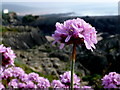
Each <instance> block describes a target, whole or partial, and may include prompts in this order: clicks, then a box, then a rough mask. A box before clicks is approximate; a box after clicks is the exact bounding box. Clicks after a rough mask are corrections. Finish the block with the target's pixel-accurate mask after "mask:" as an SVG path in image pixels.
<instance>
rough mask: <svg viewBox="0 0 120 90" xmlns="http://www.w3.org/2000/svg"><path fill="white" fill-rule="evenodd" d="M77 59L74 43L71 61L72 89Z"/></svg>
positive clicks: (72, 87)
mask: <svg viewBox="0 0 120 90" xmlns="http://www.w3.org/2000/svg"><path fill="white" fill-rule="evenodd" d="M75 60H76V44H73V51H72V63H71V90H73V89H74V77H73V75H74V64H75Z"/></svg>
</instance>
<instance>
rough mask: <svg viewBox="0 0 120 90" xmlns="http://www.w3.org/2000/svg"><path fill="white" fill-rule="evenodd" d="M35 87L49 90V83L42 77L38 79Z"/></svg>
mask: <svg viewBox="0 0 120 90" xmlns="http://www.w3.org/2000/svg"><path fill="white" fill-rule="evenodd" d="M37 87H38V88H49V87H50V82H49V80H48V79H46V78H44V77H39V78H38V84H37Z"/></svg>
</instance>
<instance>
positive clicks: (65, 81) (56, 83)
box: [51, 71, 92, 90]
mask: <svg viewBox="0 0 120 90" xmlns="http://www.w3.org/2000/svg"><path fill="white" fill-rule="evenodd" d="M70 83H71V71H67V72H65V73H64V74H63V75H60V80H53V81H52V83H51V86H52V87H53V88H70ZM74 88H82V89H86V88H89V89H90V90H92V88H91V87H90V86H82V87H80V78H78V76H77V75H76V74H74Z"/></svg>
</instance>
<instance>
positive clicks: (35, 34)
mask: <svg viewBox="0 0 120 90" xmlns="http://www.w3.org/2000/svg"><path fill="white" fill-rule="evenodd" d="M46 42H47V39H46V38H45V36H44V35H42V33H41V32H40V30H39V29H35V28H31V31H30V32H20V33H19V32H6V33H4V34H3V43H4V44H7V45H9V46H11V47H12V48H14V49H30V48H32V47H33V46H35V45H42V44H44V43H46Z"/></svg>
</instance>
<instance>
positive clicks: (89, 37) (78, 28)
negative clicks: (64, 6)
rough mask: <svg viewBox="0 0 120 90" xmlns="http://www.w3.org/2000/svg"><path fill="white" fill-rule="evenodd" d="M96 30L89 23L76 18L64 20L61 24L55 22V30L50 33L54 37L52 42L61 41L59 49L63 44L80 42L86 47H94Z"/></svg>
mask: <svg viewBox="0 0 120 90" xmlns="http://www.w3.org/2000/svg"><path fill="white" fill-rule="evenodd" d="M96 33H97V31H96V30H95V28H94V27H92V26H91V25H90V24H89V23H86V22H85V21H84V20H83V19H80V18H77V19H73V20H66V21H65V22H64V23H63V24H62V23H59V22H57V23H56V31H55V33H54V34H52V37H53V38H54V39H55V41H54V42H53V44H54V43H56V42H58V43H61V46H60V49H62V48H63V47H64V44H82V43H84V44H85V46H86V48H87V49H90V50H93V49H92V48H94V49H95V45H94V44H97V35H96Z"/></svg>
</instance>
